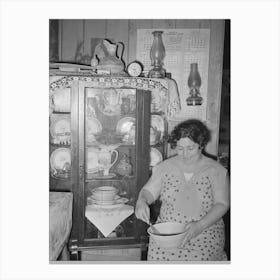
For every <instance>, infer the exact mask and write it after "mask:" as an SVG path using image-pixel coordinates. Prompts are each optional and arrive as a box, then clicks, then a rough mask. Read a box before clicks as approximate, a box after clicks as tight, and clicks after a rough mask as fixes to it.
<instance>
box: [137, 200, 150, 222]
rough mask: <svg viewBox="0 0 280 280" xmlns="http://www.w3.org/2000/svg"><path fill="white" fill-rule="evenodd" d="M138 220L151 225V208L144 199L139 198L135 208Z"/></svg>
mask: <svg viewBox="0 0 280 280" xmlns="http://www.w3.org/2000/svg"><path fill="white" fill-rule="evenodd" d="M135 216H136V218H138V219H140V220H142V221H144V222H145V223H147V224H150V207H149V205H148V204H147V202H146V201H145V199H143V198H139V199H138V200H137V203H136V207H135Z"/></svg>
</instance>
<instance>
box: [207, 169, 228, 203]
mask: <svg viewBox="0 0 280 280" xmlns="http://www.w3.org/2000/svg"><path fill="white" fill-rule="evenodd" d="M211 177H212V180H211V181H212V189H213V194H214V202H218V201H221V202H225V201H228V200H229V180H228V172H227V169H226V168H224V167H223V166H216V167H215V168H214V170H213V173H212V176H211Z"/></svg>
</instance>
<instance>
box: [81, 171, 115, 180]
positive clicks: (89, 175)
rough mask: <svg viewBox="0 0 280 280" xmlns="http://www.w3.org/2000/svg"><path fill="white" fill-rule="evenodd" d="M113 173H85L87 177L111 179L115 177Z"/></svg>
mask: <svg viewBox="0 0 280 280" xmlns="http://www.w3.org/2000/svg"><path fill="white" fill-rule="evenodd" d="M116 176H117V175H116V174H115V173H109V174H108V175H99V174H96V173H87V179H89V180H90V179H111V178H114V177H116Z"/></svg>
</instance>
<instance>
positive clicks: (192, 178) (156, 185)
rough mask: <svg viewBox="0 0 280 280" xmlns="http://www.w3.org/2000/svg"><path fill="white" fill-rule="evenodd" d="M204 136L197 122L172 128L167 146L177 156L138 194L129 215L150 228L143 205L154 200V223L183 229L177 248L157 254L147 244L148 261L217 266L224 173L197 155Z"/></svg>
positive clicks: (204, 130) (225, 184)
mask: <svg viewBox="0 0 280 280" xmlns="http://www.w3.org/2000/svg"><path fill="white" fill-rule="evenodd" d="M209 140H210V132H209V130H208V129H207V127H206V126H205V125H204V124H203V123H202V122H200V121H199V120H187V121H185V122H182V123H180V124H179V125H177V126H176V127H175V128H174V130H173V131H172V133H171V137H170V142H171V145H172V147H174V146H176V150H177V155H176V156H174V157H172V158H169V159H167V160H165V161H164V162H162V163H160V164H158V165H157V166H155V167H154V169H153V175H152V176H151V178H150V180H149V181H148V182H147V184H146V185H145V186H144V187H143V189H142V190H141V191H140V193H139V197H138V200H137V203H136V209H135V214H136V217H137V218H138V219H141V220H143V221H144V222H146V223H148V224H149V223H150V209H149V205H150V204H151V203H153V202H154V201H155V200H157V199H158V198H160V200H161V202H162V205H161V209H160V214H159V217H158V219H157V223H159V222H167V221H174V222H180V223H184V224H186V236H185V239H184V241H183V243H182V244H181V246H180V248H171V249H169V248H161V247H158V245H157V244H156V243H155V242H154V241H153V240H152V239H150V243H149V249H148V260H152V261H154V260H155V261H156V260H161V261H174V260H176V261H178V260H182V261H206V260H209V261H222V260H227V257H226V254H225V252H224V242H225V236H224V223H223V220H222V217H223V215H224V214H225V213H226V212H227V210H228V209H229V186H228V179H227V171H226V169H225V168H224V167H222V166H221V165H220V164H219V163H217V162H216V161H214V160H212V159H210V158H207V157H205V156H204V155H203V154H202V151H203V150H204V148H205V146H206V144H207V143H208V142H209Z"/></svg>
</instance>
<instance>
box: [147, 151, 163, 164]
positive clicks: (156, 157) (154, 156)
mask: <svg viewBox="0 0 280 280" xmlns="http://www.w3.org/2000/svg"><path fill="white" fill-rule="evenodd" d="M162 160H163V158H162V154H161V152H160V151H159V150H158V149H156V148H153V147H152V148H151V151H150V166H152V167H154V166H156V165H157V164H158V163H160V162H161V161H162Z"/></svg>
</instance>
